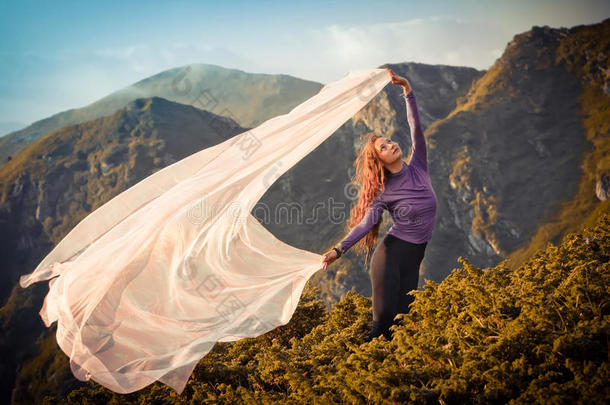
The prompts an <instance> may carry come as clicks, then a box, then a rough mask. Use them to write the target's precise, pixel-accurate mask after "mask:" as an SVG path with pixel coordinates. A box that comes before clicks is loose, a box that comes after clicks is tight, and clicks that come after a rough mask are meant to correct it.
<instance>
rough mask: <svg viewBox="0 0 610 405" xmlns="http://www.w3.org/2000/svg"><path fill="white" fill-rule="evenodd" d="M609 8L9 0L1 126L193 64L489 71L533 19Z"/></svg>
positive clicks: (0, 53)
mask: <svg viewBox="0 0 610 405" xmlns="http://www.w3.org/2000/svg"><path fill="white" fill-rule="evenodd" d="M608 17H610V1H608V0H601V1H597V0H578V1H576V0H510V1H505V0H503V1H494V0H460V1H458V0H455V1H434V0H428V1H421V0H416V1H411V0H404V1H396V0H394V1H386V0H375V1H370V0H369V1H360V0H350V1H316V0H309V1H306V2H297V1H266V0H256V1H169V0H164V1H156V0H146V1H140V0H122V1H120V2H119V1H112V0H105V1H82V0H81V1H72V0H59V1H28V0H18V1H17V0H14V1H8V0H5V1H3V2H2V3H1V4H0V58H1V59H2V63H0V136H1V135H4V134H6V133H8V132H10V131H12V130H16V129H21V128H23V127H25V126H27V125H29V124H31V123H33V122H35V121H38V120H40V119H43V118H47V117H49V116H51V115H53V114H56V113H58V112H61V111H65V110H67V109H70V108H80V107H83V106H85V105H87V104H90V103H92V102H94V101H96V100H98V99H100V98H102V97H104V96H106V95H108V94H110V93H112V92H114V91H117V90H119V89H121V88H124V87H126V86H129V85H130V84H133V83H135V82H137V81H139V80H142V79H144V78H146V77H149V76H151V75H154V74H157V73H159V72H161V71H163V70H166V69H170V68H174V67H178V66H183V65H187V64H192V63H209V64H214V65H220V66H223V67H227V68H232V69H240V70H243V71H245V72H250V73H270V74H279V73H282V74H287V75H291V76H295V77H299V78H302V79H307V80H313V81H316V82H320V83H322V84H326V83H328V82H331V81H334V80H338V79H340V78H341V77H343V76H344V75H345V74H347V73H348V72H349V71H351V70H359V69H368V68H375V67H377V66H379V65H382V64H384V63H401V62H418V63H426V64H440V65H453V66H469V67H473V68H476V69H480V70H483V69H485V70H486V69H489V68H490V67H491V66H492V65H493V63H494V62H495V61H496V59H497V58H498V57H500V56H501V55H502V53H503V51H504V48H505V47H506V45H507V43H508V42H510V41H511V40H512V38H513V37H514V36H515V35H517V34H519V33H522V32H525V31H529V30H530V29H531V28H532V26H534V25H537V26H544V25H548V26H550V27H553V28H560V27H573V26H575V25H581V24H585V25H587V24H594V23H598V22H601V21H602V20H604V19H606V18H608Z"/></svg>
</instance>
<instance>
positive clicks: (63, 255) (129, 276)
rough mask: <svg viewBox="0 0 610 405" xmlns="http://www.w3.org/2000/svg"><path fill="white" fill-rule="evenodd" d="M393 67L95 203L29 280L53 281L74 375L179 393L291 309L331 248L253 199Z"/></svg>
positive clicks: (50, 305)
mask: <svg viewBox="0 0 610 405" xmlns="http://www.w3.org/2000/svg"><path fill="white" fill-rule="evenodd" d="M389 81H390V79H389V76H388V75H387V73H386V70H385V69H368V70H360V71H353V72H350V73H348V74H347V75H346V76H344V77H343V78H341V79H340V80H337V81H335V82H332V83H329V84H327V85H325V86H324V87H323V88H322V89H321V90H320V91H319V92H318V93H317V94H316V95H314V96H313V97H311V98H310V99H308V100H306V101H305V102H303V103H301V104H300V105H298V106H297V107H295V108H294V109H293V110H292V111H290V113H288V114H284V115H280V116H277V117H275V118H271V119H269V120H267V121H265V122H264V123H262V124H260V125H259V126H257V127H256V128H253V129H251V130H248V131H246V132H243V133H241V134H238V135H236V136H234V137H232V138H230V139H227V140H226V141H224V142H222V143H220V144H217V145H214V146H212V147H209V148H206V149H204V150H201V151H199V152H196V153H194V154H192V155H190V156H187V157H186V158H184V159H182V160H180V161H178V162H176V163H174V164H172V165H170V166H167V167H165V168H163V169H161V170H159V171H158V172H156V173H154V174H152V175H150V176H149V177H147V178H145V179H143V180H142V181H140V182H139V183H137V184H135V185H134V186H133V187H131V188H129V189H128V190H125V191H123V192H122V193H120V194H119V195H117V196H116V197H114V198H112V199H111V200H110V201H108V202H107V203H105V204H104V205H102V206H101V207H99V208H98V209H97V210H95V211H94V212H92V213H90V214H89V215H88V216H87V217H85V218H84V219H83V220H82V221H81V222H80V223H79V224H78V225H77V226H75V227H74V228H73V229H72V230H71V231H70V232H69V233H68V235H66V236H65V237H64V238H63V239H62V240H61V241H60V243H59V244H58V245H57V246H56V247H55V248H54V249H53V250H52V251H51V252H50V253H49V254H48V255H47V256H46V257H45V258H44V260H42V262H41V263H40V264H39V265H38V266H37V267H36V269H35V270H34V271H33V272H32V273H31V274H27V275H23V276H21V278H20V285H21V286H22V287H24V288H25V287H28V286H29V285H31V284H32V283H35V282H40V281H43V280H50V281H49V292H48V294H47V296H46V297H45V300H44V304H43V306H42V309H41V310H40V316H41V318H42V320H43V321H44V323H45V325H46V326H47V327H49V326H50V325H51V324H52V323H53V322H54V321H57V334H56V337H57V343H58V345H59V346H60V348H61V349H62V350H63V351H64V352H65V353H66V355H67V356H69V357H70V368H71V370H72V372H73V374H74V375H75V377H76V378H78V379H80V380H82V381H86V380H89V379H90V378H91V379H93V380H94V381H96V382H98V383H100V384H102V385H104V386H105V387H107V388H109V389H111V390H113V391H115V392H118V393H129V392H133V391H137V390H139V389H141V388H143V387H145V386H147V385H149V384H151V383H153V382H154V381H156V380H159V381H161V382H163V383H164V384H167V385H169V386H171V387H172V388H173V389H174V390H176V391H177V392H178V393H182V391H183V389H184V387H185V385H186V383H187V381H188V379H189V377H190V375H191V373H192V371H193V369H194V368H195V366H196V365H197V363H198V361H199V360H200V359H201V358H202V357H203V356H205V355H206V353H208V352H209V351H210V350H211V349H212V348H213V346H214V344H215V343H216V342H217V341H218V342H228V341H235V340H238V339H242V338H245V337H256V336H259V335H261V334H264V333H266V332H268V331H270V330H272V329H274V328H276V327H278V326H281V325H285V324H286V323H288V321H289V320H290V318H291V317H292V315H293V313H294V311H295V309H296V306H297V304H298V301H299V298H300V296H301V293H302V291H303V288H304V286H305V283H306V282H307V280H308V279H309V277H311V276H312V275H313V274H314V273H316V272H317V271H318V270H320V269H321V268H322V260H323V256H322V255H321V254H318V253H313V252H309V251H306V250H302V249H298V248H295V247H293V246H290V245H288V244H286V243H283V242H282V241H280V240H278V239H277V238H275V236H273V234H271V233H270V232H269V231H268V230H267V229H266V228H264V227H263V226H262V225H261V224H260V222H258V220H257V219H256V218H255V217H254V216H253V215H252V214H251V213H250V211H251V210H252V209H253V208H254V206H255V204H256V202H257V201H258V200H259V199H260V198H261V197H262V195H263V194H264V193H265V191H266V190H267V189H268V188H269V187H270V186H271V184H273V182H274V181H275V180H276V179H277V178H278V177H280V176H281V175H282V174H283V173H284V172H286V171H287V170H288V169H289V168H291V167H292V166H294V165H295V164H296V163H297V162H298V161H299V160H300V159H302V158H303V157H304V156H306V155H307V154H308V153H310V152H311V151H313V150H314V149H315V148H316V147H317V146H318V145H320V144H321V143H322V142H323V141H324V140H325V139H326V138H328V137H329V136H330V135H332V134H333V133H334V132H335V131H336V130H337V129H338V128H339V127H340V126H341V125H342V124H343V123H344V122H345V121H347V120H348V119H349V118H351V117H352V116H353V115H354V114H355V113H357V112H358V111H359V110H360V109H361V108H362V107H364V106H365V105H366V104H367V103H368V102H369V101H370V100H371V99H373V97H375V95H377V94H378V93H379V92H380V91H381V90H382V89H383V88H384V87H385V85H386V84H387V83H388V82H389Z"/></svg>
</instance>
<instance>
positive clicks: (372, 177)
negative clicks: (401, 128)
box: [347, 131, 386, 266]
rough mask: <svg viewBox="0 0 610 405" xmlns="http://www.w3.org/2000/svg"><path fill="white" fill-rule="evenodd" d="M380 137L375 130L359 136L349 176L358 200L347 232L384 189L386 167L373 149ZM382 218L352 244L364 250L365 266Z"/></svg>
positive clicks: (357, 222)
mask: <svg viewBox="0 0 610 405" xmlns="http://www.w3.org/2000/svg"><path fill="white" fill-rule="evenodd" d="M381 137H382V135H379V134H377V133H376V132H375V131H372V132H369V133H366V134H364V135H362V136H361V137H360V141H361V144H362V145H363V146H362V149H361V150H360V153H359V154H358V156H357V157H356V160H355V162H354V167H355V168H356V170H355V172H354V175H353V176H352V178H351V184H353V185H356V186H359V189H360V191H359V193H358V202H357V203H356V205H355V206H354V207H353V208H352V209H351V212H350V218H349V219H348V221H347V227H348V230H347V231H348V232H349V231H351V230H352V229H353V228H354V227H355V226H356V225H358V224H359V223H360V221H362V218H364V216H365V215H366V212H367V211H368V209H369V207H370V206H371V203H372V202H373V201H374V200H375V198H377V197H379V196H380V195H381V193H383V191H384V190H385V179H386V172H385V170H386V169H385V167H384V165H383V162H382V161H381V160H380V159H379V157H378V155H377V150H376V149H375V141H376V140H377V139H378V138H381ZM382 218H383V215H382V216H381V218H380V219H379V222H377V224H375V226H374V227H373V228H372V229H371V230H370V231H369V233H367V234H366V235H365V236H364V237H363V238H362V239H360V240H359V241H358V242H357V243H356V244H355V245H354V249H356V250H357V251H360V252H361V253H362V252H366V257H365V261H364V263H365V266H366V265H368V262H369V256H370V254H371V250H372V249H373V246H374V245H375V242H376V241H377V237H378V236H379V227H380V225H381V222H382Z"/></svg>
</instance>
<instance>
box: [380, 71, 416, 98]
mask: <svg viewBox="0 0 610 405" xmlns="http://www.w3.org/2000/svg"><path fill="white" fill-rule="evenodd" d="M386 70H387V71H388V75H389V76H390V79H392V83H394V84H399V85H401V86H402V87H404V88H405V91H407V92H408V91H409V90H411V86H410V85H409V81H408V80H407V79H405V78H404V77H402V76H398V75H397V74H396V73H394V71H393V70H392V69H390V68H386Z"/></svg>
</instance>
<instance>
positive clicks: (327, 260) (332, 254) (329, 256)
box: [322, 249, 337, 270]
mask: <svg viewBox="0 0 610 405" xmlns="http://www.w3.org/2000/svg"><path fill="white" fill-rule="evenodd" d="M335 260H337V252H336V251H335V249H331V250H329V251H328V252H326V253H324V259H323V261H322V263H323V264H322V268H323V269H324V270H326V268H327V267H328V266H329V265H330V264H331V263H332V262H334V261H335Z"/></svg>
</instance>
